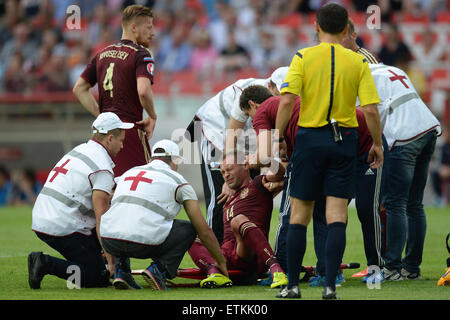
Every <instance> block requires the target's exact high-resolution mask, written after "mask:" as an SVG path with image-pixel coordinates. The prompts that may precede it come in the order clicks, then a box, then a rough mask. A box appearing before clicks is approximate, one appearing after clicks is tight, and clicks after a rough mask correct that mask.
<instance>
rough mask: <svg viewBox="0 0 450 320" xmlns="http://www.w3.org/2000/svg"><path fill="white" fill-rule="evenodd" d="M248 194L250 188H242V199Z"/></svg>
mask: <svg viewBox="0 0 450 320" xmlns="http://www.w3.org/2000/svg"><path fill="white" fill-rule="evenodd" d="M247 196H248V188H245V189H244V190H242V192H241V199H244V198H246V197H247Z"/></svg>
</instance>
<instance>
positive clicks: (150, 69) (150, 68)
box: [147, 62, 155, 76]
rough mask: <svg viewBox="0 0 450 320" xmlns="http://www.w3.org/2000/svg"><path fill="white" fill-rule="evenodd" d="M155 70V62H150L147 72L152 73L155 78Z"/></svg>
mask: <svg viewBox="0 0 450 320" xmlns="http://www.w3.org/2000/svg"><path fill="white" fill-rule="evenodd" d="M154 69H155V66H154V65H153V62H150V63H148V64H147V72H148V73H150V74H151V75H152V76H153V71H154Z"/></svg>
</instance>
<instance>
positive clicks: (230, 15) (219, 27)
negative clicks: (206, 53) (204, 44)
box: [208, 1, 237, 51]
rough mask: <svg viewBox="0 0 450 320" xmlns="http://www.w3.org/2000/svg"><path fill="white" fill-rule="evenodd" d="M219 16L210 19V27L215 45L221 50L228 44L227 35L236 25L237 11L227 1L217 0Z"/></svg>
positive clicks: (216, 6)
mask: <svg viewBox="0 0 450 320" xmlns="http://www.w3.org/2000/svg"><path fill="white" fill-rule="evenodd" d="M215 8H216V10H215V11H216V12H217V13H218V16H217V18H216V19H214V20H212V21H210V23H209V25H208V29H209V31H210V33H211V40H212V44H213V46H214V47H215V48H216V49H217V50H219V51H221V50H222V49H223V48H225V47H226V46H227V35H228V33H229V32H230V30H231V29H233V28H234V27H235V26H236V22H237V21H236V13H235V12H234V10H233V8H232V7H231V6H230V5H229V4H228V3H226V2H225V1H217V2H216V4H215Z"/></svg>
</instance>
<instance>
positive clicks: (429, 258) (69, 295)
mask: <svg viewBox="0 0 450 320" xmlns="http://www.w3.org/2000/svg"><path fill="white" fill-rule="evenodd" d="M426 212H427V224H428V229H427V236H426V241H425V250H424V257H423V263H422V276H423V280H416V281H401V282H395V283H393V282H389V283H383V284H381V288H380V289H368V288H367V286H366V285H365V284H363V283H361V280H360V278H352V277H351V275H352V274H353V273H355V272H356V271H358V270H344V276H345V279H346V282H345V283H343V284H342V286H341V287H339V288H338V289H337V290H338V291H337V292H338V295H339V296H340V298H341V299H352V300H449V299H450V287H437V286H436V283H437V280H438V279H439V277H440V276H441V275H442V274H443V273H444V271H445V269H446V265H445V261H446V259H447V257H448V256H449V254H448V252H447V250H446V248H445V236H446V234H447V233H448V232H450V208H448V207H447V208H439V209H438V208H427V209H426ZM179 218H183V219H186V215H185V213H184V212H183V211H182V212H181V213H180V215H179ZM277 225H278V210H274V212H273V217H272V228H271V234H270V240H271V243H273V239H274V236H275V230H276V226H277ZM31 251H44V253H48V254H51V255H54V256H60V255H59V254H58V253H57V252H55V251H54V250H53V249H51V248H49V247H48V246H47V245H46V244H45V243H43V242H42V241H40V240H39V239H38V238H37V237H36V235H35V234H34V232H32V231H31V208H29V207H23V208H1V209H0V299H1V300H66V299H67V300H104V299H107V300H128V299H131V300H145V299H148V300H155V299H163V300H172V299H174V300H186V299H188V300H216V299H217V300H269V299H275V295H276V294H277V292H278V290H271V289H269V288H268V287H262V286H259V285H254V286H234V287H232V288H224V289H200V288H172V289H171V290H168V291H163V292H156V291H152V290H151V289H150V288H149V287H148V285H147V283H146V282H145V281H144V279H142V278H141V276H136V277H135V278H136V280H137V282H138V283H139V284H141V285H142V286H143V287H144V289H143V290H128V291H118V290H115V289H114V288H112V287H110V288H105V289H80V290H77V289H72V290H69V289H68V288H67V286H66V282H65V281H64V280H61V279H58V278H56V277H54V276H46V277H45V278H44V280H43V281H42V285H41V287H42V288H41V290H31V289H30V288H29V286H28V271H27V255H28V253H29V252H31ZM315 262H316V260H315V257H314V246H313V232H312V226H310V227H309V229H308V245H307V252H306V256H305V258H304V265H314V264H315ZM344 262H346V263H348V262H359V263H360V264H361V269H362V268H364V267H365V264H366V262H365V256H364V251H363V241H362V233H361V226H360V223H359V221H358V218H357V216H356V212H355V210H354V209H350V213H349V224H348V228H347V247H346V250H345V255H344ZM149 263H150V261H144V260H137V259H132V268H133V269H142V268H145V267H147V266H148V264H149ZM181 267H194V264H193V262H192V260H191V259H190V257H189V255H188V254H186V255H185V257H184V260H183V262H182V264H181ZM175 281H176V282H183V279H175ZM186 281H187V282H192V280H184V282H186ZM300 288H301V291H302V299H304V300H310V299H311V300H315V299H321V292H322V289H321V288H311V287H309V286H308V284H306V283H302V284H301V285H300Z"/></svg>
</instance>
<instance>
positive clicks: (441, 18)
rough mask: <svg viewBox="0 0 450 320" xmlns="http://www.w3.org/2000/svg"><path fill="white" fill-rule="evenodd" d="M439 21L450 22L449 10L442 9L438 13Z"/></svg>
mask: <svg viewBox="0 0 450 320" xmlns="http://www.w3.org/2000/svg"><path fill="white" fill-rule="evenodd" d="M436 22H437V23H450V12H449V11H442V12H439V13H438V14H437V17H436Z"/></svg>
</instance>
